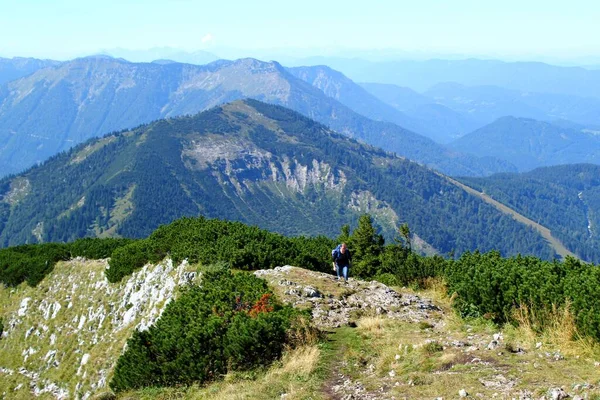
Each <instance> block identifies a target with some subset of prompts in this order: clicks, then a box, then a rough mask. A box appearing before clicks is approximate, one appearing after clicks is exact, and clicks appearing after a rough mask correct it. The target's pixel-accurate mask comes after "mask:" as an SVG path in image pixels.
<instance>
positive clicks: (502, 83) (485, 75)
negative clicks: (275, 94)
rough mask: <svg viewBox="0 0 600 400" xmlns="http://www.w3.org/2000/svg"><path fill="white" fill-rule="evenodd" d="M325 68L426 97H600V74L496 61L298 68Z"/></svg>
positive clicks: (335, 62)
mask: <svg viewBox="0 0 600 400" xmlns="http://www.w3.org/2000/svg"><path fill="white" fill-rule="evenodd" d="M317 63H318V64H325V65H328V66H329V67H331V68H333V69H335V70H337V71H341V72H342V73H344V74H345V75H346V76H348V77H349V78H350V79H352V80H353V81H355V82H377V83H391V84H395V85H399V86H404V87H409V88H411V89H413V90H416V91H418V92H424V91H426V90H428V89H430V88H431V87H433V86H434V85H436V84H438V83H441V82H454V83H458V84H461V85H467V86H488V85H491V86H499V87H502V88H506V89H511V90H517V91H521V92H534V93H553V94H565V95H572V96H581V97H595V98H600V70H597V69H588V68H582V67H559V66H555V65H549V64H545V63H541V62H504V61H499V60H479V59H464V60H441V59H434V60H426V61H411V60H398V61H383V62H370V61H365V60H361V59H348V58H336V57H318V58H308V59H303V60H298V61H297V65H314V64H317Z"/></svg>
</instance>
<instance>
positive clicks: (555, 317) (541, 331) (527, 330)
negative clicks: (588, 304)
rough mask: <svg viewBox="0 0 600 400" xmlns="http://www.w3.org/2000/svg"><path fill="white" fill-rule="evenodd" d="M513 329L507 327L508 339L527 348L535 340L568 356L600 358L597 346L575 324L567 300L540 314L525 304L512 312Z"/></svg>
mask: <svg viewBox="0 0 600 400" xmlns="http://www.w3.org/2000/svg"><path fill="white" fill-rule="evenodd" d="M514 318H515V320H516V321H517V323H518V326H517V327H516V328H512V329H511V327H510V326H508V327H506V331H507V332H508V333H509V334H510V336H511V338H512V339H513V340H515V342H518V343H519V344H521V345H522V346H523V347H524V348H526V349H532V348H534V347H535V346H536V344H537V343H542V345H545V346H547V347H550V348H554V349H557V350H560V352H561V353H563V354H564V355H567V356H574V357H585V358H594V359H600V346H599V345H598V343H595V342H594V341H593V340H592V339H591V338H589V337H584V336H582V335H581V334H580V333H579V331H578V329H577V326H576V323H575V316H574V315H573V313H572V311H571V306H570V304H569V303H567V304H566V305H564V306H562V307H556V306H552V309H551V310H548V311H546V312H543V313H540V312H539V311H538V312H536V311H535V310H533V309H531V308H530V307H528V306H527V305H521V306H520V307H519V308H518V309H516V310H515V311H514Z"/></svg>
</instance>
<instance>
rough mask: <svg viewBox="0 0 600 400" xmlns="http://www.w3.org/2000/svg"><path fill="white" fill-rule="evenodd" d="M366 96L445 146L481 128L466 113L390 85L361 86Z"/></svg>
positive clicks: (409, 90) (410, 90)
mask: <svg viewBox="0 0 600 400" xmlns="http://www.w3.org/2000/svg"><path fill="white" fill-rule="evenodd" d="M361 86H362V87H364V88H365V89H366V90H367V91H368V92H369V93H371V94H373V95H374V96H376V97H377V98H379V99H380V100H382V101H384V102H386V103H387V104H389V105H391V106H393V107H394V108H396V109H397V110H399V111H402V112H404V113H405V114H406V115H408V116H409V117H411V118H413V119H414V120H416V121H419V124H420V125H421V126H423V127H424V128H423V129H422V130H421V131H420V132H422V133H424V134H426V135H428V136H429V137H430V138H432V139H433V140H435V141H436V142H438V143H448V142H451V141H452V140H455V139H456V138H458V137H461V136H463V135H465V134H467V133H469V132H472V131H473V130H475V129H477V128H480V127H481V126H483V125H485V123H484V122H481V121H478V120H475V119H474V118H471V116H470V115H469V113H468V112H464V111H463V112H459V111H455V110H452V109H450V108H448V107H446V106H444V105H442V104H439V103H437V102H436V100H435V99H434V98H431V97H428V96H425V95H423V94H419V93H417V92H415V91H414V90H412V89H409V88H404V87H400V86H397V85H391V84H382V83H362V84H361Z"/></svg>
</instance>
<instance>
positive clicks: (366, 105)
mask: <svg viewBox="0 0 600 400" xmlns="http://www.w3.org/2000/svg"><path fill="white" fill-rule="evenodd" d="M288 71H290V72H291V73H292V74H293V75H295V76H296V77H298V78H300V79H302V80H304V81H306V82H308V83H310V84H311V85H313V86H315V87H317V88H319V89H321V90H322V91H323V92H324V93H325V94H326V95H327V96H329V97H331V98H334V99H336V100H338V101H339V102H340V103H342V104H344V105H345V106H347V107H348V108H350V109H352V110H353V111H355V112H357V113H359V114H361V115H364V116H366V117H368V118H370V119H373V120H376V121H388V122H392V123H395V124H397V125H400V126H402V127H404V128H407V129H409V130H412V131H415V132H418V133H420V134H422V135H425V136H427V137H429V138H431V139H433V140H434V141H436V142H437V143H442V144H443V143H448V142H450V141H452V140H454V139H456V138H457V137H459V136H462V135H464V134H466V133H468V132H471V131H473V130H474V129H475V128H478V127H479V126H480V124H477V123H473V122H471V121H469V120H468V119H467V118H466V117H464V116H462V115H460V114H459V113H457V112H454V111H452V110H450V109H448V108H446V107H444V106H442V105H438V104H428V103H431V102H432V101H431V100H429V101H428V103H423V104H421V103H420V102H419V101H418V100H417V98H416V97H418V96H420V97H421V98H422V99H426V97H425V96H421V95H418V94H417V93H416V92H413V93H414V94H415V95H416V96H413V97H415V98H414V100H415V103H414V104H412V105H411V106H410V107H408V108H407V109H405V110H401V109H399V107H397V106H396V105H395V104H390V103H388V102H387V101H386V100H384V99H380V98H378V97H377V96H376V95H374V94H371V93H370V92H369V91H368V90H367V89H366V88H363V87H361V85H358V84H356V83H354V82H353V81H352V80H350V79H348V78H347V77H346V76H345V75H344V74H342V73H341V72H338V71H335V70H332V69H331V68H329V67H327V66H311V67H295V68H288ZM398 89H400V90H402V89H403V88H398ZM406 90H407V91H411V89H406ZM400 96H401V95H400ZM408 101H409V100H408V99H406V101H405V103H408Z"/></svg>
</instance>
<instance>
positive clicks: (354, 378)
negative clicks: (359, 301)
mask: <svg viewBox="0 0 600 400" xmlns="http://www.w3.org/2000/svg"><path fill="white" fill-rule="evenodd" d="M401 291H402V292H404V293H409V292H412V291H410V290H408V289H402V290H401ZM419 295H421V296H423V297H430V298H433V299H434V301H435V303H436V304H437V305H438V306H440V307H441V308H442V309H443V310H444V315H443V317H442V319H441V320H432V321H431V324H428V323H420V324H415V323H409V322H403V321H398V320H390V319H386V318H382V317H380V316H365V317H363V318H361V319H360V320H359V321H358V323H357V325H358V326H357V327H356V328H351V327H343V328H339V329H336V330H335V331H333V332H330V333H329V334H328V335H327V337H326V339H325V340H323V341H322V342H321V343H320V344H317V345H313V346H309V347H303V348H301V349H300V350H298V351H294V352H291V353H288V354H287V355H286V356H285V357H284V359H283V360H282V362H280V363H276V364H275V365H273V366H272V367H271V368H269V369H267V370H262V371H253V372H250V373H246V374H231V375H227V376H226V377H225V379H224V381H222V382H217V383H213V384H210V385H207V386H204V387H199V386H192V387H186V388H170V389H156V388H149V389H145V390H141V391H137V392H129V393H126V394H123V395H122V396H120V398H122V399H127V400H133V399H165V400H166V399H175V398H176V399H225V398H227V399H255V400H267V399H275V398H285V399H287V400H289V399H329V398H345V396H347V395H349V394H351V393H353V394H354V395H355V396H356V397H352V398H358V399H365V398H377V399H380V398H381V399H391V398H396V399H402V398H405V399H423V398H436V397H442V398H444V399H452V398H458V392H459V390H461V389H464V390H466V391H467V392H468V393H469V395H470V397H473V398H501V399H504V398H520V396H521V395H526V394H529V395H530V396H532V398H540V397H541V396H547V395H548V390H549V389H550V388H556V387H563V388H564V390H565V391H566V392H568V393H569V394H571V396H574V395H579V396H582V397H583V398H587V399H600V387H599V386H600V367H599V366H597V365H596V363H597V362H598V361H600V348H599V347H598V345H593V344H590V343H588V342H585V341H573V340H570V339H569V336H570V335H571V334H572V333H573V331H572V326H573V325H572V321H570V317H569V315H568V313H567V314H560V313H557V314H556V315H555V317H556V327H555V329H552V330H550V331H546V332H543V333H537V334H536V333H535V332H533V331H532V330H531V329H529V328H528V327H527V326H526V325H523V326H521V327H519V328H515V327H512V326H507V327H504V328H502V329H499V328H498V327H495V326H493V325H492V324H491V323H489V322H488V321H485V320H470V321H466V320H463V319H461V318H460V317H458V316H457V315H456V314H455V313H454V312H453V311H452V309H451V306H450V299H449V298H447V297H446V296H445V295H444V294H443V290H441V288H440V287H439V286H438V287H437V288H434V289H431V290H427V291H424V292H423V291H421V292H420V293H419ZM496 333H501V334H502V339H501V340H500V341H499V345H498V347H497V348H495V349H493V350H488V349H487V346H488V344H489V343H490V341H492V339H493V335H494V334H496ZM431 343H433V344H431ZM537 343H541V347H540V348H536V345H537ZM517 348H522V349H523V350H524V352H523V353H521V354H519V353H514V352H513V351H514V350H516V349H517ZM392 371H393V372H392ZM344 382H346V384H344ZM577 385H579V386H577ZM282 395H285V396H283V397H282ZM369 396H371V397H369Z"/></svg>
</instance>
